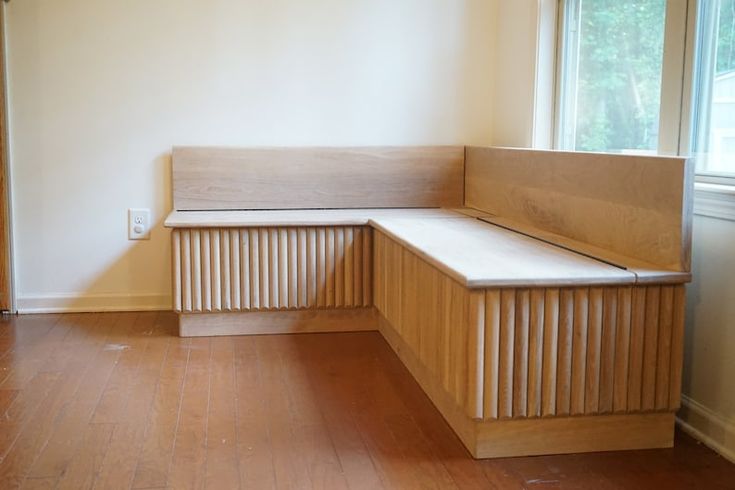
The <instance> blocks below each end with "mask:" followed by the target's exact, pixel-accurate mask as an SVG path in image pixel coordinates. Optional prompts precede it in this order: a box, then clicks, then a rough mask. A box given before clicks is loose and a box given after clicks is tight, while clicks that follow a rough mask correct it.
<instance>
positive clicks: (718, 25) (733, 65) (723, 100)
mask: <svg viewBox="0 0 735 490" xmlns="http://www.w3.org/2000/svg"><path fill="white" fill-rule="evenodd" d="M697 41H698V42H697V44H698V46H697V51H696V52H697V55H696V56H697V59H696V64H695V66H696V68H695V82H694V83H695V91H694V94H695V110H694V118H693V119H694V121H693V131H692V133H693V135H692V138H691V139H692V150H693V153H694V155H695V156H696V160H697V172H698V173H700V174H702V175H705V176H721V177H730V178H733V177H735V0H713V1H711V2H700V7H699V12H698V40H697Z"/></svg>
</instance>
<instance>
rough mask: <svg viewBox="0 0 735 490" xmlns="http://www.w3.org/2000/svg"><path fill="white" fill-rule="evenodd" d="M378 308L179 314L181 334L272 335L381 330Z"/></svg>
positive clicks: (182, 335) (204, 335) (194, 335)
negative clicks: (378, 328) (378, 320)
mask: <svg viewBox="0 0 735 490" xmlns="http://www.w3.org/2000/svg"><path fill="white" fill-rule="evenodd" d="M377 327H378V323H377V314H376V311H375V309H374V308H372V307H370V308H345V309H333V310H283V311H251V312H233V313H191V314H187V313H182V314H179V336H181V337H212V336H223V335H269V334H290V333H317V332H361V331H367V330H377Z"/></svg>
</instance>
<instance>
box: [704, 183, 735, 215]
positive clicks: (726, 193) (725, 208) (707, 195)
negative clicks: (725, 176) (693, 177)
mask: <svg viewBox="0 0 735 490" xmlns="http://www.w3.org/2000/svg"><path fill="white" fill-rule="evenodd" d="M694 214H696V215H699V216H707V217H710V218H719V219H726V220H730V221H735V186H733V185H724V184H710V183H705V182H697V183H695V184H694Z"/></svg>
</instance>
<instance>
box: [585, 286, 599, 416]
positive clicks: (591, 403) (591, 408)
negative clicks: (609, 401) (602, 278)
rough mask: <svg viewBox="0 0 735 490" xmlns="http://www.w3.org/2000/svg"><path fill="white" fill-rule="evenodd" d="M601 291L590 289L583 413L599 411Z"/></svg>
mask: <svg viewBox="0 0 735 490" xmlns="http://www.w3.org/2000/svg"><path fill="white" fill-rule="evenodd" d="M602 316H603V290H602V288H590V290H589V314H588V325H587V372H586V374H585V394H584V412H585V413H588V414H594V413H598V412H599V409H600V364H601V361H600V354H601V348H602Z"/></svg>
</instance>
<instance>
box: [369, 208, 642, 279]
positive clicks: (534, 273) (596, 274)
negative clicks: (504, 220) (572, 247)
mask: <svg viewBox="0 0 735 490" xmlns="http://www.w3.org/2000/svg"><path fill="white" fill-rule="evenodd" d="M370 224H371V225H372V226H373V227H374V228H375V229H377V230H380V232H382V233H384V234H386V235H388V236H390V237H391V239H393V240H395V241H397V242H398V243H400V244H401V245H403V246H405V247H407V248H408V249H409V250H411V251H412V252H413V253H415V254H416V255H417V256H419V257H421V258H422V259H423V260H426V261H427V262H429V263H430V264H432V265H433V266H434V267H436V268H438V269H439V270H441V271H442V272H444V273H445V274H447V275H449V276H450V277H452V278H453V279H454V280H456V281H458V282H459V283H460V284H462V285H464V286H466V287H470V288H483V287H500V286H516V287H549V286H569V285H578V284H580V285H581V284H585V285H595V284H633V283H634V282H635V280H636V278H635V275H634V274H632V273H630V272H628V271H625V270H623V269H620V268H618V267H614V266H610V265H608V264H604V263H602V262H600V261H598V260H594V259H590V258H587V257H584V256H582V255H579V254H577V253H574V252H570V251H567V250H563V249H561V248H559V247H555V246H553V245H549V244H546V243H543V242H541V241H539V240H535V239H533V238H530V237H526V236H523V235H521V234H518V233H514V232H512V231H509V230H506V229H504V228H501V227H497V226H488V225H487V224H486V223H483V222H481V221H479V220H476V219H472V218H457V219H442V220H431V219H427V220H411V219H398V218H385V219H372V220H370Z"/></svg>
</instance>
